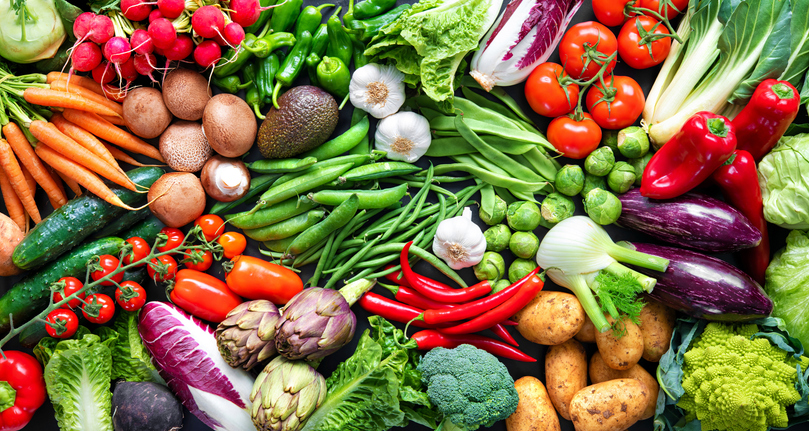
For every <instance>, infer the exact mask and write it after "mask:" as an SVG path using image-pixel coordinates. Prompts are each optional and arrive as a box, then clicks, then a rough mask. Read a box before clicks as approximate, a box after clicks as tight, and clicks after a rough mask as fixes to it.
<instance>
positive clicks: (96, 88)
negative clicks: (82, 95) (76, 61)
mask: <svg viewBox="0 0 809 431" xmlns="http://www.w3.org/2000/svg"><path fill="white" fill-rule="evenodd" d="M60 79H61V80H62V81H68V82H70V83H74V82H75V83H76V84H78V85H81V86H82V87H84V88H86V89H88V90H90V91H92V92H93V93H96V94H100V95H102V96H103V95H104V91H103V90H102V89H101V84H99V83H97V82H95V81H93V80H92V79H90V78H87V77H84V76H81V75H76V74H73V75H68V74H67V73H62V72H51V73H49V74H48V77H47V81H46V82H47V83H48V84H50V83H51V82H53V81H58V80H60Z"/></svg>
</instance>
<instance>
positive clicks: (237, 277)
mask: <svg viewBox="0 0 809 431" xmlns="http://www.w3.org/2000/svg"><path fill="white" fill-rule="evenodd" d="M231 262H232V263H233V269H231V270H230V272H228V275H227V276H226V277H225V282H226V283H227V284H228V287H230V289H231V290H233V291H234V292H235V293H236V294H238V295H240V296H242V297H245V298H247V299H266V300H268V301H272V302H273V303H275V304H286V303H287V301H289V300H290V299H292V297H293V296H295V295H297V294H298V292H300V291H301V290H303V281H302V280H301V278H300V277H299V276H298V274H296V273H295V272H293V271H292V270H290V269H288V268H285V267H283V266H281V265H276V264H274V263H270V262H267V261H266V260H263V259H259V258H257V257H253V256H245V255H239V256H236V257H234V258H233V259H232V260H231Z"/></svg>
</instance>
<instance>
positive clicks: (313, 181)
mask: <svg viewBox="0 0 809 431" xmlns="http://www.w3.org/2000/svg"><path fill="white" fill-rule="evenodd" d="M352 166H354V165H353V164H352V163H344V164H340V165H337V166H333V167H330V168H326V169H318V170H317V171H314V172H311V173H308V174H305V175H301V176H300V177H297V178H294V179H292V180H289V181H287V182H285V183H283V184H281V185H278V186H273V187H272V188H270V189H269V190H267V191H266V192H264V194H263V195H261V200H259V203H258V205H256V208H255V209H256V210H258V209H261V208H265V207H267V206H269V205H274V204H277V203H278V202H283V201H285V200H287V199H289V198H291V197H293V196H298V195H301V194H304V193H306V192H308V191H309V190H312V189H313V188H315V187H318V186H322V185H323V184H326V183H328V182H330V181H332V180H335V179H337V177H339V176H340V175H342V174H343V173H344V172H345V171H347V170H349V169H351V167H352Z"/></svg>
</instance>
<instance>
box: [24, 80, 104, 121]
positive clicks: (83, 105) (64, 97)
mask: <svg viewBox="0 0 809 431" xmlns="http://www.w3.org/2000/svg"><path fill="white" fill-rule="evenodd" d="M23 97H24V98H25V101H26V102H28V103H33V104H34V105H42V106H56V107H59V108H75V109H80V110H82V111H88V112H94V113H96V114H101V115H110V116H116V115H118V113H117V112H115V111H114V110H112V109H110V108H108V107H107V106H105V105H102V104H100V103H98V102H96V101H94V100H90V99H87V98H86V97H82V96H79V95H78V94H74V93H67V92H64V91H58V90H51V89H50V88H36V87H28V88H26V89H25V91H24V92H23Z"/></svg>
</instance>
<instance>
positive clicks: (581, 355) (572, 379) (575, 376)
mask: <svg viewBox="0 0 809 431" xmlns="http://www.w3.org/2000/svg"><path fill="white" fill-rule="evenodd" d="M545 383H546V384H547V387H548V396H550V397H551V402H553V405H554V407H556V411H557V412H559V415H560V416H562V417H563V418H565V419H567V420H570V413H569V412H568V407H569V405H570V400H571V399H572V398H573V395H576V392H578V391H579V390H581V389H582V388H584V387H585V386H587V354H586V353H585V352H584V346H582V345H581V343H579V342H578V341H576V340H574V339H572V338H571V339H570V340H567V341H565V342H564V343H562V344H559V345H556V346H551V347H549V348H548V352H547V353H545Z"/></svg>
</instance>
